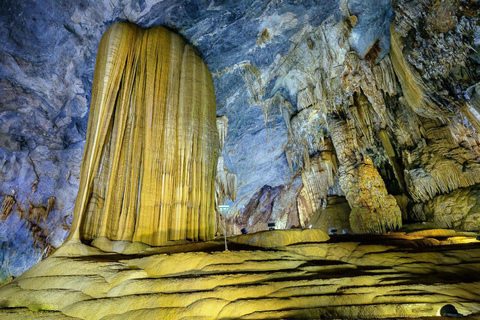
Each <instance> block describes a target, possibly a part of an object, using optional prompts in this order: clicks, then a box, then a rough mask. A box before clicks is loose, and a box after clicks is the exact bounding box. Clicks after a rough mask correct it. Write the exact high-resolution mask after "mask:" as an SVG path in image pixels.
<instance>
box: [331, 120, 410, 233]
mask: <svg viewBox="0 0 480 320" xmlns="http://www.w3.org/2000/svg"><path fill="white" fill-rule="evenodd" d="M328 125H329V129H330V132H331V137H332V142H333V145H334V147H335V150H336V152H337V157H338V162H339V164H340V165H339V168H338V172H339V182H340V187H341V188H342V191H343V192H344V193H345V197H346V199H347V201H348V204H349V205H350V207H351V208H352V212H351V213H350V226H351V228H352V230H353V231H354V232H357V233H367V232H385V231H386V229H388V228H397V227H400V226H401V225H402V213H401V211H400V208H399V207H398V205H397V202H396V201H395V198H394V197H393V196H391V195H389V194H388V193H387V190H386V188H385V183H384V182H383V180H382V177H381V176H380V174H379V173H378V171H377V169H376V168H375V167H374V166H373V163H372V160H371V159H370V157H368V156H367V155H365V154H362V153H361V152H359V150H358V147H357V141H356V135H355V129H354V128H353V126H352V124H351V121H348V120H347V121H345V120H343V119H341V118H340V117H339V116H338V115H335V114H330V115H329V116H328Z"/></svg>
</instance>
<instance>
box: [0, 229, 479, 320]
mask: <svg viewBox="0 0 480 320" xmlns="http://www.w3.org/2000/svg"><path fill="white" fill-rule="evenodd" d="M276 232H277V233H280V232H281V233H283V234H284V235H288V237H287V238H288V239H290V241H289V242H290V243H289V244H286V245H285V244H284V245H282V246H279V247H271V246H269V247H265V246H263V245H262V242H261V241H257V242H255V241H251V242H250V245H247V244H245V243H241V242H242V241H239V239H241V236H240V237H232V238H229V244H228V245H229V251H224V243H223V239H218V240H214V241H208V242H199V243H189V242H175V243H170V244H168V245H166V246H162V247H155V248H145V247H142V249H141V250H138V252H137V253H135V254H132V253H130V254H125V253H119V252H113V251H114V250H112V248H114V246H112V244H115V242H111V243H108V241H106V242H105V241H104V242H100V243H101V244H102V245H103V247H102V246H100V247H102V249H103V250H100V249H99V248H98V247H93V246H92V245H85V244H83V243H80V242H75V241H71V242H69V243H67V244H65V245H64V246H62V247H61V248H59V249H58V250H57V251H56V252H55V253H54V254H53V255H52V256H50V257H48V258H47V259H45V260H43V261H42V262H40V263H38V264H37V265H35V266H34V267H33V268H31V269H30V270H28V271H27V272H26V273H24V274H23V275H22V276H20V277H19V278H17V279H15V280H14V281H12V282H10V283H9V284H7V285H5V286H3V287H2V288H0V317H1V318H2V319H29V318H34V319H78V318H79V319H105V320H106V319H193V318H195V319H212V318H216V319H279V318H282V319H284V318H299V319H307V318H313V319H371V318H385V319H399V318H407V317H410V318H415V319H441V318H442V317H440V316H439V310H440V309H441V307H442V306H444V305H446V304H452V305H454V306H455V307H456V309H457V310H458V312H459V313H461V314H463V315H465V318H466V319H477V318H480V272H479V271H480V242H479V241H476V240H475V235H474V234H465V233H464V234H462V233H455V232H454V231H449V230H427V231H419V232H413V233H392V234H388V235H369V236H359V235H336V236H331V238H330V239H329V240H328V241H326V242H325V241H322V242H315V241H309V242H302V241H303V240H301V239H300V240H299V241H295V238H296V237H297V236H296V235H294V231H290V230H284V231H276ZM296 232H297V233H298V231H296ZM264 234H265V235H268V236H272V235H273V236H274V237H275V233H264ZM290 235H294V236H290ZM257 240H258V239H257ZM106 248H110V251H111V252H106V251H105V250H106ZM117 249H118V246H117ZM117 251H118V250H117Z"/></svg>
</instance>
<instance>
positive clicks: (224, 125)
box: [217, 116, 228, 152]
mask: <svg viewBox="0 0 480 320" xmlns="http://www.w3.org/2000/svg"><path fill="white" fill-rule="evenodd" d="M217 130H218V138H219V140H220V141H219V144H220V152H223V148H224V146H225V139H226V138H227V133H228V118H227V117H226V116H220V117H217Z"/></svg>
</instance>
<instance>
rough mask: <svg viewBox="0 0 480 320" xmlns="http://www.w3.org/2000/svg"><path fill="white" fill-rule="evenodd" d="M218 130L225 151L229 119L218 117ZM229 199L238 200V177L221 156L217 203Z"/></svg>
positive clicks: (216, 191) (221, 145)
mask: <svg viewBox="0 0 480 320" xmlns="http://www.w3.org/2000/svg"><path fill="white" fill-rule="evenodd" d="M217 130H218V135H219V137H220V141H219V149H220V151H223V148H224V143H225V138H226V137H227V134H228V118H227V117H226V116H220V117H217ZM227 198H229V199H230V200H232V201H235V199H236V198H237V175H236V174H234V173H231V172H229V171H228V170H227V167H226V166H225V162H224V159H223V156H219V157H218V162H217V174H216V178H215V203H216V204H217V205H221V204H224V203H225V200H226V199H227ZM217 220H218V217H217Z"/></svg>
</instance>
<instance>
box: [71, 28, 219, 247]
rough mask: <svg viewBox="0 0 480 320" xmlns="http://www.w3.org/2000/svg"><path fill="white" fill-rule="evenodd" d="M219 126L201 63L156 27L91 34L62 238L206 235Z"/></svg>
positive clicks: (211, 228)
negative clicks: (82, 133)
mask: <svg viewBox="0 0 480 320" xmlns="http://www.w3.org/2000/svg"><path fill="white" fill-rule="evenodd" d="M217 157H218V134H217V128H216V115H215V94H214V89H213V82H212V77H211V74H210V71H209V70H208V68H207V66H206V65H205V63H204V62H203V61H202V59H201V58H200V57H199V56H198V55H197V54H196V53H195V51H194V49H193V48H192V47H191V46H189V45H187V44H185V42H184V41H183V40H182V39H181V38H180V37H179V36H178V35H176V34H175V33H173V32H171V31H169V30H167V29H165V28H163V27H154V28H151V29H142V28H140V27H138V26H136V25H133V24H129V23H124V22H119V23H116V24H114V25H112V26H111V27H110V28H109V29H108V30H107V32H106V33H105V34H104V36H103V37H102V40H101V42H100V45H99V48H98V53H97V62H96V65H95V75H94V83H93V90H92V102H91V108H90V117H89V120H88V132H87V139H86V144H85V154H84V157H83V162H82V167H81V177H80V187H79V191H78V197H77V201H76V203H75V211H74V221H73V224H72V230H71V235H70V238H77V239H78V238H80V239H87V240H88V239H93V238H96V237H100V236H105V237H107V238H109V239H112V240H129V241H141V242H144V243H147V244H150V245H160V244H163V243H165V242H166V241H168V240H179V239H191V240H205V239H210V238H212V237H213V236H214V233H215V212H214V210H215V207H214V206H215V203H214V201H215V200H214V198H215V189H214V187H215V186H214V183H215V172H216V165H217Z"/></svg>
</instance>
